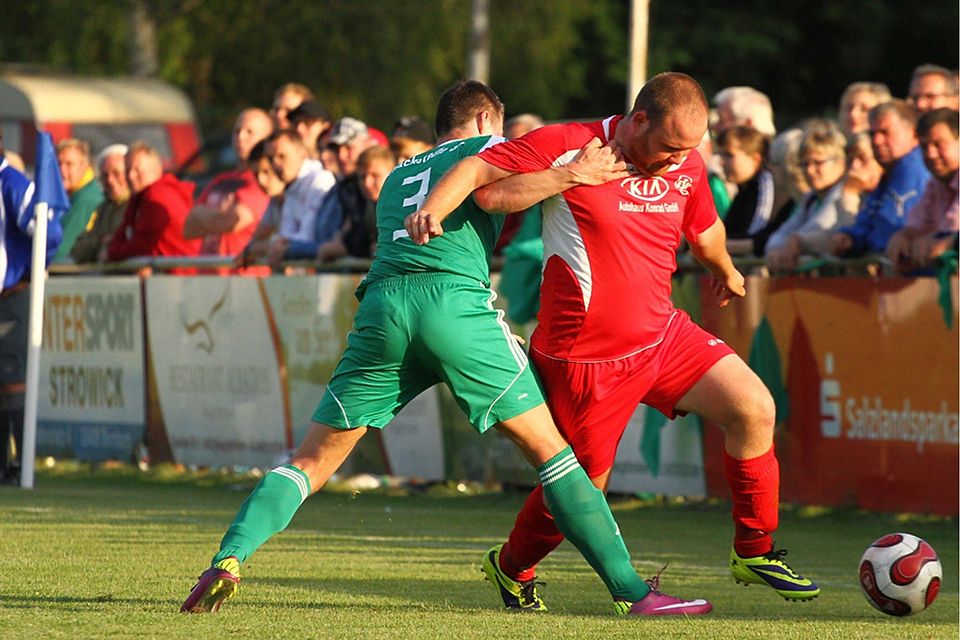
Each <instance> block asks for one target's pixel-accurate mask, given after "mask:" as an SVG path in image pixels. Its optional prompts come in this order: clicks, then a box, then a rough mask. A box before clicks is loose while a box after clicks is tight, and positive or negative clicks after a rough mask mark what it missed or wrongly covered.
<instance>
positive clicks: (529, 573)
mask: <svg viewBox="0 0 960 640" xmlns="http://www.w3.org/2000/svg"><path fill="white" fill-rule="evenodd" d="M561 542H563V534H562V533H560V530H559V529H557V525H556V523H554V521H553V516H552V515H550V511H549V510H548V509H547V505H546V504H545V503H544V501H543V487H541V486H540V485H537V488H536V489H534V490H533V491H532V492H531V493H530V495H529V496H528V497H527V501H526V502H524V503H523V508H522V509H520V513H518V514H517V521H516V524H514V525H513V531H511V532H510V537H509V538H508V539H507V543H506V544H505V545H503V549H502V550H501V551H500V569H501V570H502V571H503V572H504V573H505V574H507V575H508V576H510V577H511V578H513V579H514V580H516V581H517V582H525V581H527V580H532V579H533V578H534V577H535V575H536V571H537V563H539V562H540V561H541V560H543V559H544V558H546V557H547V556H548V555H549V554H550V552H551V551H553V550H554V549H556V548H557V547H558V546H560V543H561Z"/></svg>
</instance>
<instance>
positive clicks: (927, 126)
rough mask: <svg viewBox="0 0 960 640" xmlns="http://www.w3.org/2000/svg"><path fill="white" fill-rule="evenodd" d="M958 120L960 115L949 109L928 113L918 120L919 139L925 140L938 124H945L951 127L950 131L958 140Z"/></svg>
mask: <svg viewBox="0 0 960 640" xmlns="http://www.w3.org/2000/svg"><path fill="white" fill-rule="evenodd" d="M958 118H960V113H958V112H957V111H956V110H955V109H949V108H947V107H941V108H940V109H934V110H933V111H927V112H926V113H925V114H923V115H922V116H920V119H919V120H917V137H918V138H923V137H925V136H927V135H929V134H930V130H931V129H933V128H934V127H935V126H937V125H938V124H945V125H947V126H948V127H950V131H952V132H953V137H954V138H956V137H958V135H960V132H958Z"/></svg>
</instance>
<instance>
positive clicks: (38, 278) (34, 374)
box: [20, 202, 49, 489]
mask: <svg viewBox="0 0 960 640" xmlns="http://www.w3.org/2000/svg"><path fill="white" fill-rule="evenodd" d="M48 211H49V205H48V204H47V203H46V202H38V203H37V204H36V205H35V207H34V220H35V225H36V226H34V229H33V253H32V257H31V268H30V273H31V274H32V276H31V278H30V324H29V327H30V328H29V337H28V340H27V392H26V398H25V400H24V402H25V404H24V410H23V452H22V453H21V455H20V486H21V487H23V488H24V489H32V488H33V467H34V459H35V457H36V452H37V397H38V387H39V386H40V343H41V342H42V341H43V290H44V286H45V285H46V278H47V266H46V262H47V212H48Z"/></svg>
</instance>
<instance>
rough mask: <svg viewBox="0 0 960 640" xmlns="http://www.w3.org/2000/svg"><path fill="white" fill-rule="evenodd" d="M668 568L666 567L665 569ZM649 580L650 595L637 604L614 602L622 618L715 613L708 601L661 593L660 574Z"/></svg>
mask: <svg viewBox="0 0 960 640" xmlns="http://www.w3.org/2000/svg"><path fill="white" fill-rule="evenodd" d="M666 568H667V567H666V566H664V567H663V569H666ZM663 569H660V571H658V572H657V575H655V576H653V577H652V578H650V579H649V580H647V584H648V585H649V586H650V593H648V594H647V595H645V596H644V597H643V598H641V599H640V600H637V601H636V602H633V603H631V602H628V601H626V600H614V601H613V606H614V607H615V608H616V610H617V613H618V614H619V615H621V616H679V615H686V616H698V615H703V614H705V613H710V612H711V611H713V605H712V604H710V602H709V601H708V600H704V599H703V598H697V599H696V600H682V599H680V598H675V597H674V596H669V595H667V594H665V593H661V592H660V573H662V572H663Z"/></svg>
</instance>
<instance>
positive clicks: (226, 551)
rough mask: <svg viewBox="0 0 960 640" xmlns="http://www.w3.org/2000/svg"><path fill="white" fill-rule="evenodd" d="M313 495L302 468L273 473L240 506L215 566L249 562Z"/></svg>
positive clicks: (215, 559) (278, 469)
mask: <svg viewBox="0 0 960 640" xmlns="http://www.w3.org/2000/svg"><path fill="white" fill-rule="evenodd" d="M309 495H310V479H309V478H308V477H307V475H306V474H305V473H304V472H303V471H300V469H297V468H296V467H294V466H293V465H289V464H285V465H283V466H282V467H277V468H276V469H273V470H272V471H270V473H268V474H267V475H265V476H264V477H263V480H261V481H260V484H258V485H257V486H256V487H255V488H254V490H253V492H251V493H250V495H249V496H247V499H246V500H245V501H244V502H243V504H242V505H241V506H240V511H239V512H237V517H236V518H234V519H233V524H231V525H230V528H229V529H227V532H226V534H224V536H223V540H221V541H220V551H219V552H218V553H217V555H215V556H214V557H213V564H216V563H217V562H219V561H220V560H223V559H224V558H226V557H228V556H236V557H237V560H239V561H240V562H241V563H243V562H244V561H246V559H247V558H248V557H249V556H250V555H251V554H252V553H253V552H254V551H256V550H257V549H259V548H260V545H262V544H263V543H264V542H266V541H267V540H269V539H270V538H271V537H273V535H274V534H277V533H279V532H281V531H283V530H284V529H286V528H287V525H288V524H290V520H291V519H292V518H293V514H295V513H296V512H297V509H299V508H300V505H301V504H303V501H304V500H306V499H307V496H309Z"/></svg>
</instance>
